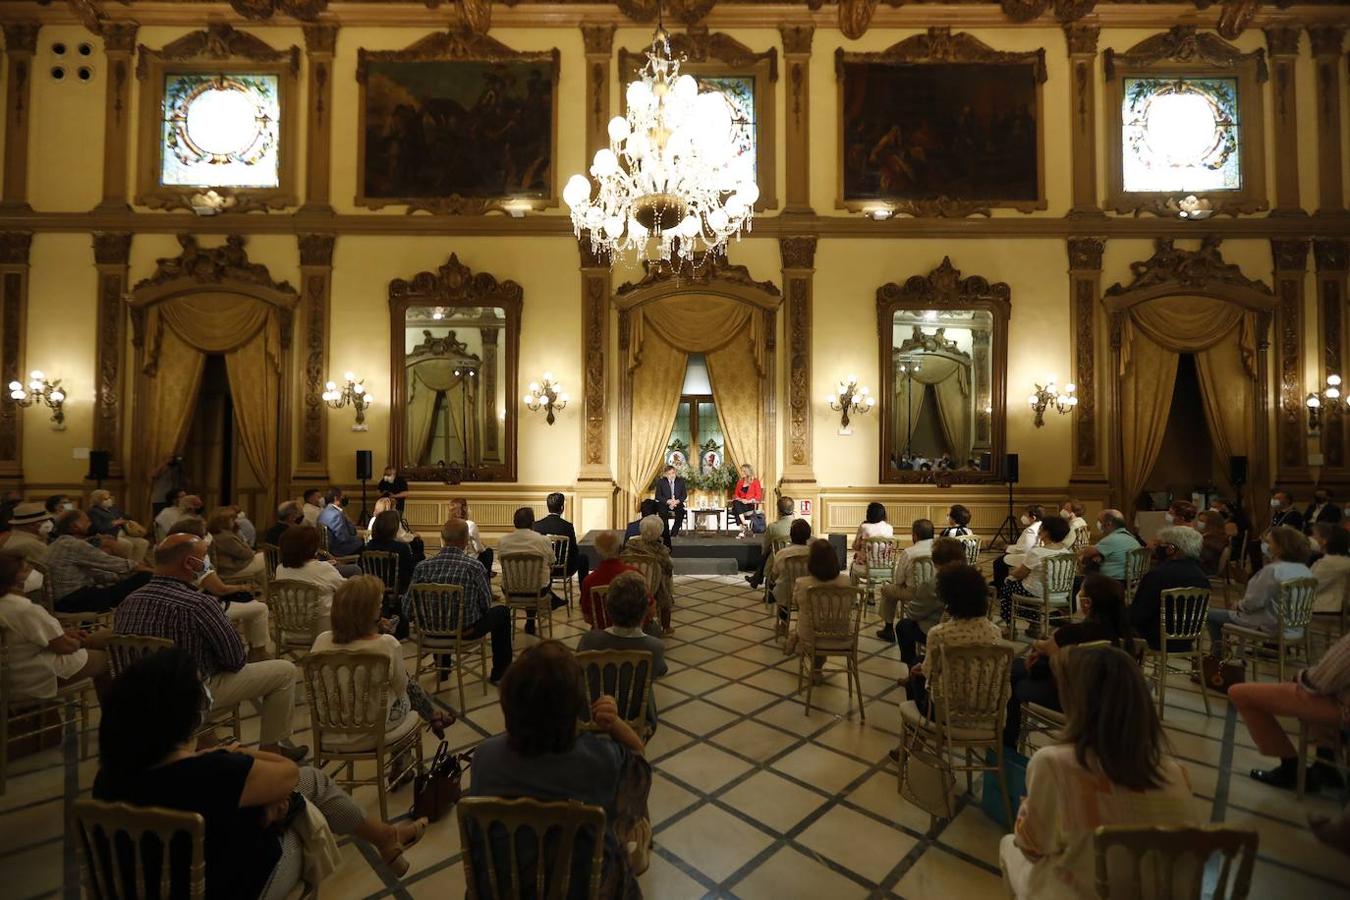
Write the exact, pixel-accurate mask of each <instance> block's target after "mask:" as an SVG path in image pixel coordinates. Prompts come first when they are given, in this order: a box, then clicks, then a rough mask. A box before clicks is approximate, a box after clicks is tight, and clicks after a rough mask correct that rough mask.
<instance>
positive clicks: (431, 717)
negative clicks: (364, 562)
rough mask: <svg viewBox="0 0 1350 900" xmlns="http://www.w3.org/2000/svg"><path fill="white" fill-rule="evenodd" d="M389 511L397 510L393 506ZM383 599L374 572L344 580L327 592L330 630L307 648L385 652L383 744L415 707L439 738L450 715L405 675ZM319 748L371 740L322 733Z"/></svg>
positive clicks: (402, 729) (407, 724)
mask: <svg viewBox="0 0 1350 900" xmlns="http://www.w3.org/2000/svg"><path fill="white" fill-rule="evenodd" d="M391 512H393V513H394V514H395V515H397V514H398V511H397V510H391ZM383 600H384V582H382V581H380V579H378V578H376V577H375V576H374V575H358V576H356V577H355V578H352V579H349V580H348V581H347V582H346V583H345V584H343V585H342V587H340V588H338V589H337V590H336V591H334V592H333V630H332V631H325V632H323V633H322V634H320V635H319V636H318V637H317V638H315V639H314V646H313V647H311V648H310V651H309V652H310V653H312V654H313V653H323V652H325V651H330V650H360V651H362V652H365V653H383V654H385V655H386V656H388V657H389V680H388V682H387V684H388V686H389V690H388V694H387V697H386V700H385V702H386V703H387V704H388V710H389V714H388V717H387V718H386V719H385V723H384V740H385V743H386V744H389V743H393V742H394V741H397V740H399V739H400V738H402V737H403V736H404V735H406V734H407V733H408V732H409V731H410V730H412V728H413V726H414V725H415V724H416V722H417V719H416V718H415V717H414V716H410V715H408V713H410V712H416V713H417V715H418V716H420V717H421V718H422V719H423V720H425V721H426V723H427V724H428V725H430V726H431V730H432V731H434V732H435V734H436V736H437V737H439V738H443V737H445V729H446V728H449V727H450V726H451V725H453V724H455V717H454V715H453V714H451V713H450V712H449V711H448V710H442V709H436V708H435V707H433V705H432V704H433V702H435V701H434V700H433V698H430V697H428V696H427V694H426V692H425V691H423V690H422V688H421V687H420V686H419V685H418V684H417V682H416V681H410V680H409V679H408V669H407V667H406V666H405V665H404V663H403V645H402V644H400V643H399V641H398V638H396V637H394V636H393V635H392V634H389V633H388V632H386V631H384V630H383V628H382V626H383V625H384V624H386V623H385V621H384V620H383V619H381V618H380V606H381V603H382V602H383ZM372 687H374V685H372ZM324 747H325V748H332V749H339V750H368V749H371V744H370V741H369V739H368V738H365V739H364V740H363V739H362V737H360V736H352V735H343V734H341V733H336V734H330V733H325V734H324Z"/></svg>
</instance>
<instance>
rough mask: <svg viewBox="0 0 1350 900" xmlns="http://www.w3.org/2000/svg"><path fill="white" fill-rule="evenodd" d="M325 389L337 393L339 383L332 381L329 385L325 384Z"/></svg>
mask: <svg viewBox="0 0 1350 900" xmlns="http://www.w3.org/2000/svg"><path fill="white" fill-rule="evenodd" d="M324 387H326V388H328V390H330V391H335V390H337V382H336V381H330V382H328V383H327V384H325V385H324Z"/></svg>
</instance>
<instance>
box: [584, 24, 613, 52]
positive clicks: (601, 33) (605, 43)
mask: <svg viewBox="0 0 1350 900" xmlns="http://www.w3.org/2000/svg"><path fill="white" fill-rule="evenodd" d="M617 30H618V28H617V26H615V25H612V24H610V25H582V26H581V43H582V45H583V46H584V47H585V48H586V55H587V56H609V55H610V54H611V53H613V52H614V32H615V31H617Z"/></svg>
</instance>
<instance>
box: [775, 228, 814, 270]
mask: <svg viewBox="0 0 1350 900" xmlns="http://www.w3.org/2000/svg"><path fill="white" fill-rule="evenodd" d="M778 250H779V253H780V254H781V255H782V257H783V268H784V269H814V268H815V266H816V238H815V237H814V236H811V235H803V236H799V237H783V238H779V239H778Z"/></svg>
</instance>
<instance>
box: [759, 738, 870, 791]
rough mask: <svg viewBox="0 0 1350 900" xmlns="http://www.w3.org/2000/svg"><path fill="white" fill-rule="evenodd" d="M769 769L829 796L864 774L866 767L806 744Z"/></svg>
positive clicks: (822, 748)
mask: <svg viewBox="0 0 1350 900" xmlns="http://www.w3.org/2000/svg"><path fill="white" fill-rule="evenodd" d="M773 768H775V769H777V770H778V771H780V772H784V773H786V774H788V775H791V776H792V777H794V778H796V779H797V780H798V781H800V782H803V783H804V784H809V785H812V786H814V787H818V788H820V789H821V790H824V791H829V792H831V793H838V792H839V791H842V790H843V789H844V787H845V786H846V785H848V784H849V783H851V782H853V781H855V780H856V779H857V778H858V776H860V775H862V774H863V773H864V772H866V771H867V767H866V766H864V765H863V764H862V763H859V762H855V761H854V760H851V759H849V758H848V757H847V756H841V755H840V754H838V753H835V752H834V751H833V750H826V749H825V748H824V747H816V746H813V745H809V744H808V745H807V746H805V747H799V748H798V749H796V750H793V751H792V752H791V753H789V754H788V755H787V756H785V757H783V758H782V759H780V760H778V761H777V762H775V763H774V764H773Z"/></svg>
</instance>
